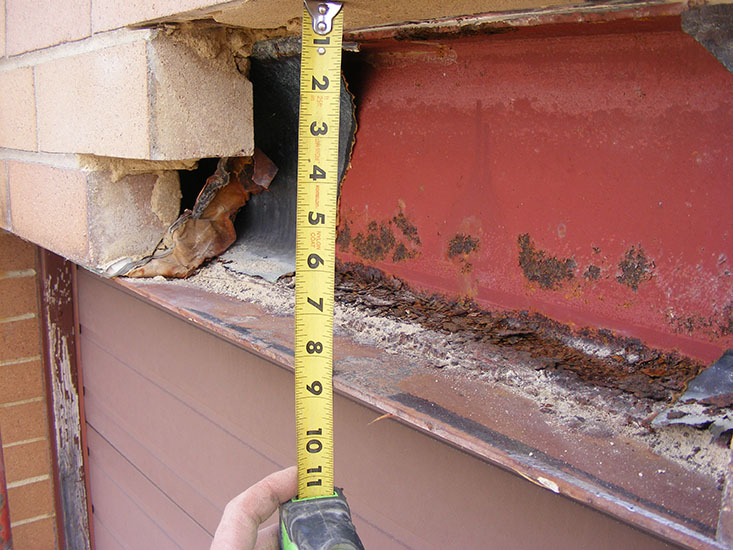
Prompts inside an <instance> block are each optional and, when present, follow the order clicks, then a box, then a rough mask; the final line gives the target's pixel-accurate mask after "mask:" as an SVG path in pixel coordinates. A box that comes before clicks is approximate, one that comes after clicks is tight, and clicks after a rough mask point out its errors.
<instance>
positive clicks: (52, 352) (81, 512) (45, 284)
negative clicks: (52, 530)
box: [40, 249, 93, 550]
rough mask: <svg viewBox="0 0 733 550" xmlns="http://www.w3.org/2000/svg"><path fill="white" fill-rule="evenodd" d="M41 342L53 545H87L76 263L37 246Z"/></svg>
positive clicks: (78, 549)
mask: <svg viewBox="0 0 733 550" xmlns="http://www.w3.org/2000/svg"><path fill="white" fill-rule="evenodd" d="M40 275H41V277H40V278H41V282H40V291H41V308H42V314H41V322H42V325H43V326H42V341H43V348H44V366H45V371H46V387H47V388H48V390H47V391H48V414H49V423H50V424H52V426H53V429H51V430H49V432H50V433H51V436H52V439H53V445H52V452H53V454H54V459H55V460H54V461H53V462H54V477H55V482H54V486H55V488H56V500H57V503H56V508H57V514H56V517H57V519H58V522H59V525H58V526H57V531H58V536H59V547H60V548H69V549H72V548H73V549H74V550H88V549H90V548H92V540H93V535H92V531H91V529H92V526H91V521H90V516H91V510H90V508H91V503H90V501H89V498H88V495H89V487H88V480H89V477H88V476H87V471H86V453H85V449H86V443H85V441H86V433H85V422H84V410H83V404H82V399H83V383H82V378H81V372H80V370H79V363H78V347H77V344H78V342H77V339H76V335H77V334H78V326H77V318H78V316H77V315H76V310H75V308H76V300H75V296H76V267H75V266H74V264H72V263H71V262H68V261H66V260H65V259H64V258H62V257H60V256H57V255H56V254H54V253H53V252H50V251H48V250H43V249H40Z"/></svg>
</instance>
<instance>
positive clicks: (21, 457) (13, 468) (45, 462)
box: [3, 439, 51, 483]
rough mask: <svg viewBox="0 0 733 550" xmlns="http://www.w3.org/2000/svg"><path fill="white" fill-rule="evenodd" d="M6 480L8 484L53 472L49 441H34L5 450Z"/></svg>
mask: <svg viewBox="0 0 733 550" xmlns="http://www.w3.org/2000/svg"><path fill="white" fill-rule="evenodd" d="M3 458H4V459H5V479H6V481H7V482H8V483H12V482H13V481H19V480H21V479H28V478H32V477H38V476H42V475H45V474H50V472H51V460H50V453H49V447H48V440H47V439H43V440H41V441H34V442H32V443H24V444H23V445H15V446H13V447H7V448H5V449H3Z"/></svg>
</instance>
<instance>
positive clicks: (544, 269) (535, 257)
mask: <svg viewBox="0 0 733 550" xmlns="http://www.w3.org/2000/svg"><path fill="white" fill-rule="evenodd" d="M517 243H518V244H519V266H520V267H521V268H522V271H523V272H524V276H525V277H526V278H527V279H528V280H530V281H534V282H537V283H539V285H540V287H542V288H544V289H550V290H556V289H557V288H559V287H560V286H561V285H562V284H563V283H564V282H565V281H569V280H570V279H572V278H573V270H574V269H575V261H574V260H573V259H572V258H563V259H557V258H556V257H555V256H549V255H548V254H547V253H546V252H545V251H544V250H538V249H537V248H535V245H534V242H532V239H531V238H530V236H529V233H524V234H523V235H519V237H518V239H517Z"/></svg>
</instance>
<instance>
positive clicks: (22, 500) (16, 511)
mask: <svg viewBox="0 0 733 550" xmlns="http://www.w3.org/2000/svg"><path fill="white" fill-rule="evenodd" d="M51 487H52V486H51V480H50V479H47V480H45V481H39V482H36V483H30V484H28V485H22V486H20V487H8V508H9V509H10V523H11V525H12V523H13V522H16V521H22V520H24V519H30V518H35V517H38V516H43V515H46V514H53V513H54V503H53V490H52V488H51Z"/></svg>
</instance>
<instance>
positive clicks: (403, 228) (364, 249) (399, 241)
mask: <svg viewBox="0 0 733 550" xmlns="http://www.w3.org/2000/svg"><path fill="white" fill-rule="evenodd" d="M393 226H394V227H395V228H396V229H397V230H398V231H399V232H400V233H402V238H400V237H398V236H397V235H395V231H394V230H393ZM336 244H337V245H338V247H339V248H340V249H341V250H344V251H345V250H348V249H349V248H350V247H351V249H352V250H353V252H354V253H355V254H357V255H358V256H360V257H361V258H364V259H366V260H373V261H383V260H385V259H387V258H391V260H392V262H395V263H397V262H402V261H404V260H409V259H411V258H415V257H416V256H418V254H419V250H418V248H417V247H419V246H420V244H421V243H420V235H419V233H418V230H417V227H416V226H415V225H414V224H413V223H412V222H411V221H410V220H409V219H408V218H407V217H406V216H405V214H404V212H402V210H400V212H399V213H398V214H397V215H396V216H394V217H392V219H390V220H387V221H381V222H376V221H374V220H372V221H370V222H369V223H368V224H367V227H366V231H364V232H361V233H357V234H356V235H354V236H352V234H351V224H350V223H349V222H348V221H346V220H344V221H343V222H342V223H341V225H340V227H339V231H338V235H337V237H336ZM390 254H391V256H390Z"/></svg>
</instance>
